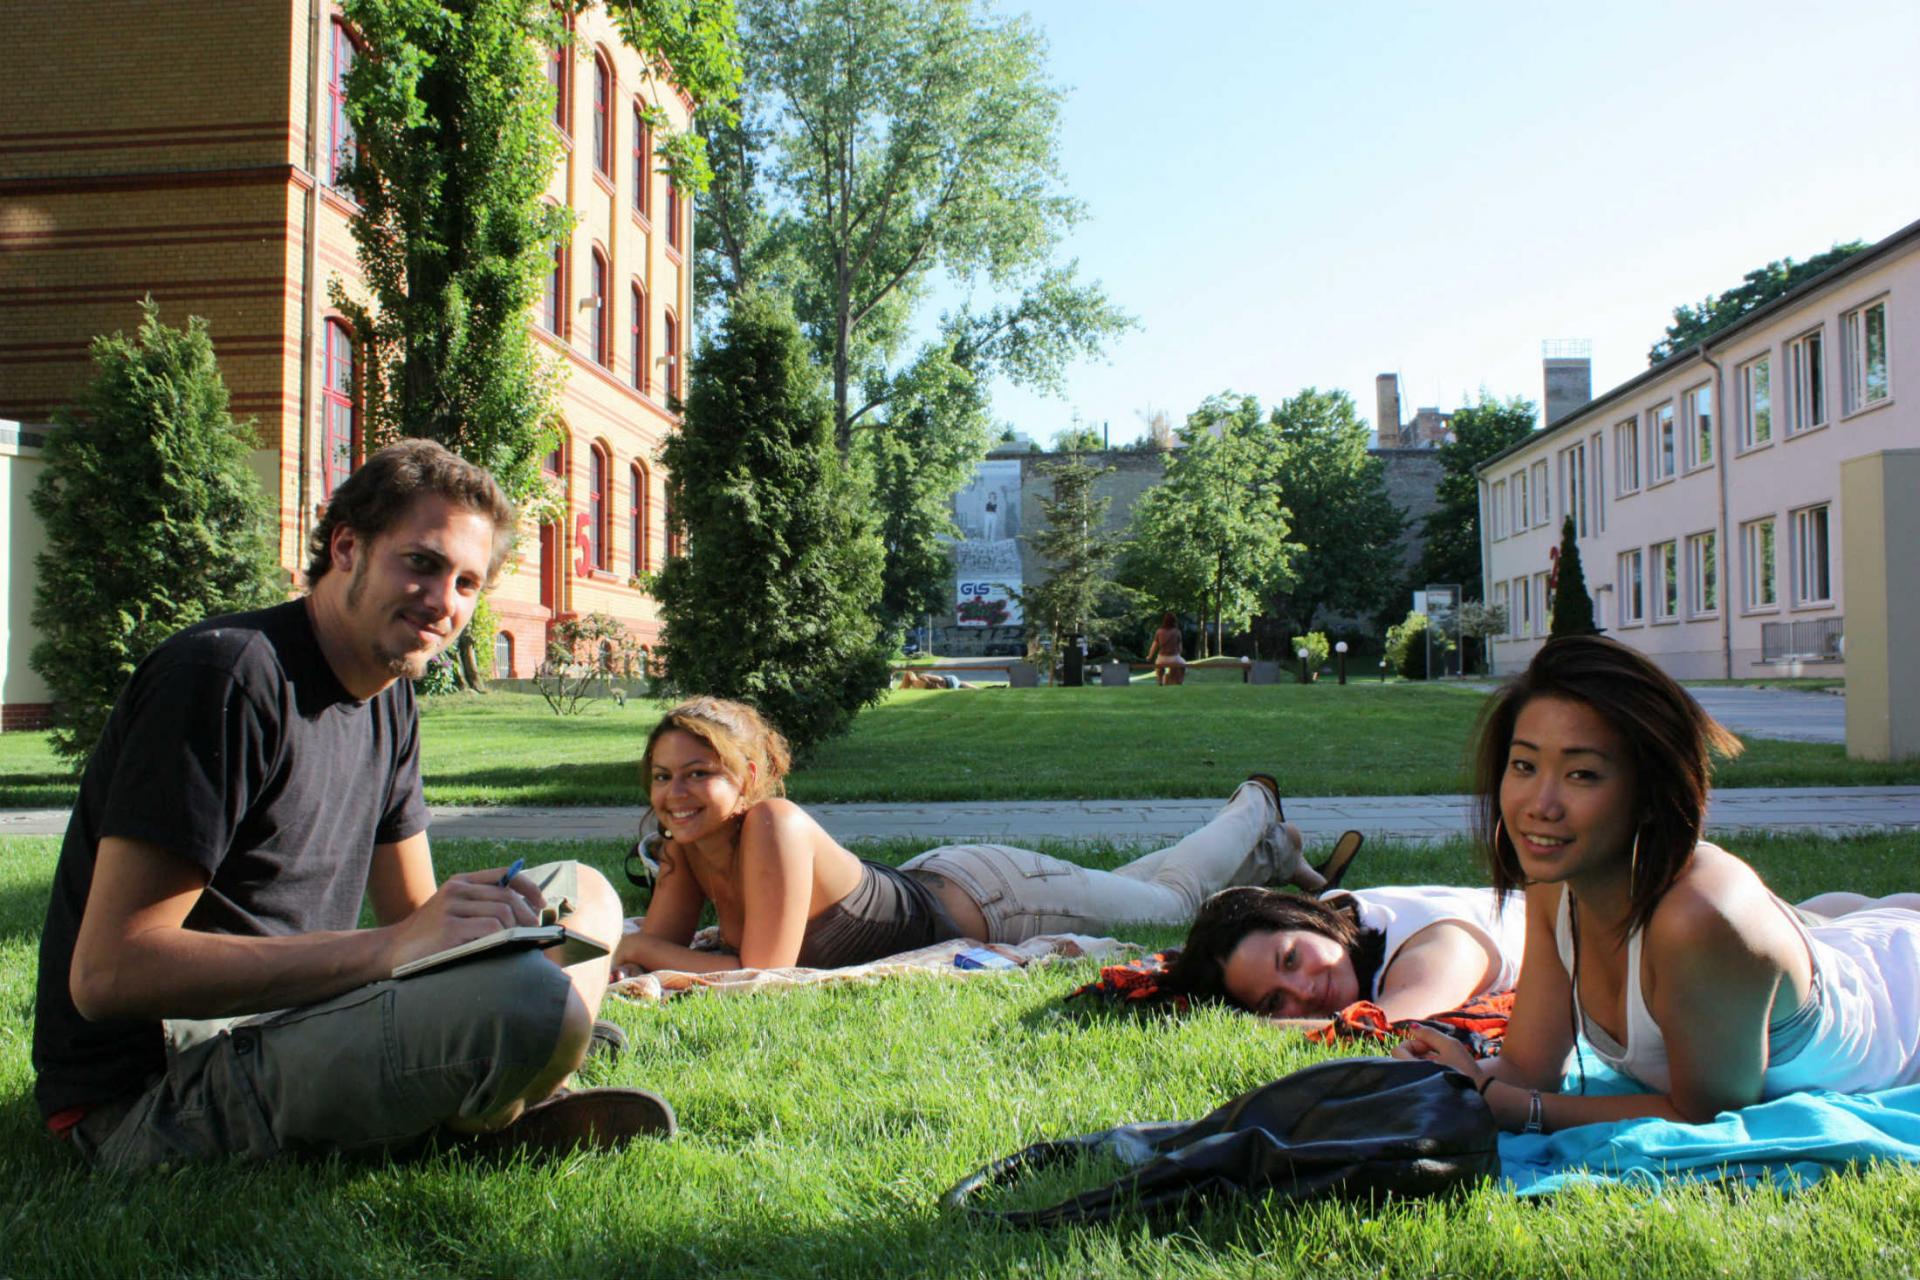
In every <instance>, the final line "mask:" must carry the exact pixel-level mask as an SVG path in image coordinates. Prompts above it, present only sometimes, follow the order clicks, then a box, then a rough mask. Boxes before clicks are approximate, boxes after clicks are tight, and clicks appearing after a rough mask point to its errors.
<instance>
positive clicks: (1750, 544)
mask: <svg viewBox="0 0 1920 1280" xmlns="http://www.w3.org/2000/svg"><path fill="white" fill-rule="evenodd" d="M1740 560H1741V563H1740V576H1741V578H1742V583H1741V588H1740V602H1741V604H1742V605H1743V606H1745V607H1746V608H1748V609H1771V608H1774V607H1775V606H1777V605H1778V604H1779V603H1780V590H1779V581H1780V580H1779V578H1778V577H1777V576H1776V575H1775V568H1776V566H1775V565H1774V557H1773V517H1772V516H1768V517H1767V518H1765V519H1763V520H1753V521H1749V522H1748V523H1746V524H1743V525H1741V526H1740Z"/></svg>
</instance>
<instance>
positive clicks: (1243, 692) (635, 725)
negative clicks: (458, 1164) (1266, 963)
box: [0, 681, 1920, 808]
mask: <svg viewBox="0 0 1920 1280" xmlns="http://www.w3.org/2000/svg"><path fill="white" fill-rule="evenodd" d="M1484 696H1485V695H1483V694H1480V693H1477V692H1474V691H1472V690H1469V689H1465V688H1461V687H1458V686H1437V685H1420V684H1400V683H1389V684H1384V685H1383V684H1380V683H1378V682H1365V681H1356V682H1355V683H1353V684H1349V685H1347V686H1346V687H1344V688H1342V687H1340V686H1339V685H1335V684H1329V683H1326V682H1322V683H1320V684H1316V685H1298V684H1282V685H1260V686H1248V685H1240V684H1202V685H1191V686H1185V687H1182V688H1177V689H1161V688H1156V687H1154V686H1152V685H1151V684H1144V683H1143V684H1135V685H1132V686H1129V687H1127V688H1124V689H1107V688H1081V689H1018V690H1015V689H1004V688H1002V689H980V690H972V691H960V692H949V691H932V692H930V691H920V690H912V691H904V690H894V691H892V692H890V693H888V694H887V695H886V697H885V700H884V701H883V702H881V704H880V705H879V706H876V707H873V708H871V709H869V710H867V711H865V712H863V713H862V714H861V715H860V717H859V719H858V720H856V721H855V723H854V728H853V732H852V733H850V734H848V735H847V736H846V737H844V738H841V739H838V740H837V741H834V742H831V743H828V744H827V745H826V746H825V747H823V748H822V749H821V750H820V752H819V754H818V755H817V756H816V758H815V759H813V760H812V761H811V762H809V763H808V765H807V766H806V767H805V768H804V769H802V770H801V771H800V773H799V774H798V775H797V776H796V777H795V778H794V779H793V780H792V782H791V787H790V789H791V791H792V794H793V796H794V797H795V798H796V799H799V800H802V801H815V802H819V801H830V800H871V801H899V802H911V801H921V800H996V799H1009V800H1011V799H1023V800H1057V799H1136V798H1147V797H1155V796H1211V795H1218V794H1220V793H1222V792H1223V791H1225V790H1226V789H1227V788H1228V786H1229V785H1230V784H1231V783H1234V782H1237V781H1239V780H1240V779H1241V778H1244V777H1246V775H1247V774H1249V773H1252V772H1256V771H1259V772H1274V773H1278V774H1279V775H1280V776H1281V779H1282V785H1283V786H1284V787H1285V788H1286V790H1287V793H1288V794H1289V795H1301V796H1330V795H1429V794H1435V793H1450V792H1458V791H1463V790H1465V789H1466V777H1465V773H1464V756H1465V752H1466V748H1467V740H1468V737H1469V736H1470V734H1471V731H1472V727H1473V722H1474V717H1475V715H1476V713H1477V712H1478V710H1479V708H1480V705H1481V703H1482V701H1483V700H1484ZM425 707H426V709H425V711H424V713H423V725H422V733H423V735H424V740H425V744H426V775H427V799H428V800H429V801H431V802H433V803H435V804H527V805H567V804H632V803H634V801H635V800H636V798H637V797H638V795H639V785H638V777H639V764H638V762H639V758H640V748H641V746H642V745H643V744H644V742H645V739H646V734H647V730H648V729H649V728H651V727H652V724H653V720H654V717H655V716H656V715H657V714H658V713H659V706H658V704H655V703H650V702H646V701H644V700H638V699H636V700H631V701H629V702H628V703H627V704H626V705H625V706H616V705H614V704H613V703H612V702H610V701H603V702H595V703H592V704H590V705H589V706H588V707H587V709H586V710H585V712H584V713H583V714H581V715H578V716H571V717H559V716H555V715H554V714H553V713H552V712H551V711H549V710H548V709H547V707H546V704H545V703H543V702H542V701H541V700H540V699H539V698H538V697H535V696H532V695H527V694H513V693H495V694H491V695H489V696H487V697H485V698H474V697H463V696H456V697H449V698H436V699H429V700H428V701H427V702H426V704H425ZM1716 780H1717V782H1718V783H1719V784H1720V785H1722V786H1732V787H1755V786H1865V785H1884V784H1889V783H1920V760H1916V761H1908V762H1905V763H1902V764H1892V765H1877V764H1861V763H1855V762H1851V761H1849V760H1847V758H1846V752H1845V750H1844V749H1843V748H1842V747H1840V746H1838V745H1823V744H1818V743H1805V742H1774V741H1765V740H1752V741H1750V742H1749V744H1748V751H1747V754H1746V755H1744V756H1743V757H1742V758H1741V759H1739V760H1737V761H1735V762H1733V763H1732V764H1730V765H1727V766H1725V767H1723V768H1722V769H1721V770H1720V771H1719V774H1718V777H1717V779H1716ZM72 798H73V783H72V781H71V780H70V778H69V777H68V775H66V774H65V773H64V772H62V770H61V769H60V766H59V765H58V763H57V762H56V761H55V759H54V757H53V755H52V753H51V752H50V750H49V749H48V747H47V738H46V735H44V734H26V733H15V734H6V735H4V736H0V808H7V807H31V806H58V805H64V804H68V803H71V801H72Z"/></svg>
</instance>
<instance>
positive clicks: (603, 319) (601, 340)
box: [592, 249, 613, 366]
mask: <svg viewBox="0 0 1920 1280" xmlns="http://www.w3.org/2000/svg"><path fill="white" fill-rule="evenodd" d="M607 274H608V272H607V255H606V254H604V253H601V252H600V251H599V250H598V249H595V250H594V251H593V280H592V288H593V333H592V336H593V358H594V360H595V362H597V363H598V364H601V365H604V366H611V365H612V364H613V342H612V338H613V326H612V325H611V324H609V323H608V321H610V320H611V319H612V317H611V316H610V315H608V314H607V312H608V307H607Z"/></svg>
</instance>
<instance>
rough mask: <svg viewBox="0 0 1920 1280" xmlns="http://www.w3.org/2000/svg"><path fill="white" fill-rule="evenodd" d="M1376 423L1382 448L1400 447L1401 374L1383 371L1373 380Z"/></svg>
mask: <svg viewBox="0 0 1920 1280" xmlns="http://www.w3.org/2000/svg"><path fill="white" fill-rule="evenodd" d="M1373 401H1374V405H1375V406H1376V409H1375V415H1374V423H1375V427H1376V429H1377V430H1378V431H1379V433H1380V447H1381V448H1382V449H1398V448H1399V447H1400V375H1399V374H1397V373H1383V374H1381V375H1380V376H1379V377H1377V378H1375V379H1374V380H1373Z"/></svg>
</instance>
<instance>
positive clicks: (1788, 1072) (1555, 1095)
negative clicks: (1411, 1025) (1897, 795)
mask: <svg viewBox="0 0 1920 1280" xmlns="http://www.w3.org/2000/svg"><path fill="white" fill-rule="evenodd" d="M1739 749H1740V744H1739V741H1738V740H1737V739H1736V738H1734V737H1733V735H1732V734H1730V733H1728V732H1727V731H1726V730H1725V729H1724V728H1722V727H1721V726H1720V725H1719V724H1717V723H1715V722H1714V720H1713V719H1712V718H1710V717H1709V716H1708V715H1707V714H1706V713H1705V712H1704V711H1702V710H1701V709H1700V706H1699V704H1698V703H1696V702H1695V701H1694V700H1693V698H1692V697H1691V696H1689V695H1688V694H1687V692H1686V691H1685V690H1684V689H1682V688H1681V687H1680V686H1679V685H1678V684H1676V683H1675V682H1674V681H1673V679H1672V678H1671V677H1669V676H1668V675H1666V673H1665V672H1663V671H1661V670H1660V669H1659V668H1658V667H1656V666H1654V665H1653V664H1652V663H1651V662H1649V661H1648V660H1647V659H1646V658H1644V657H1642V656H1641V655H1640V654H1638V653H1637V652H1635V651H1634V650H1632V649H1629V648H1627V647H1626V646H1624V645H1621V644H1618V643H1615V642H1614V641H1611V640H1607V639H1603V638H1600V637H1592V636H1582V637H1569V638H1563V639H1558V640H1551V641H1549V642H1548V643H1547V644H1546V645H1545V646H1543V647H1542V648H1541V650H1540V652H1539V653H1538V654H1537V655H1536V656H1535V657H1534V660H1533V662H1532V664H1531V665H1530V666H1529V667H1528V668H1527V670H1526V672H1525V673H1524V674H1522V675H1521V676H1519V677H1518V678H1517V679H1516V680H1514V681H1513V682H1512V683H1511V684H1509V685H1508V686H1507V687H1506V688H1505V689H1504V690H1503V691H1502V692H1501V693H1500V694H1499V695H1498V696H1497V697H1496V698H1495V699H1494V701H1493V702H1492V703H1490V704H1489V708H1488V711H1487V713H1486V715H1485V717H1484V719H1483V721H1482V725H1481V731H1480V738H1479V746H1478V749H1477V756H1476V759H1477V764H1476V770H1475V774H1476V778H1475V781H1476V792H1477V802H1478V813H1477V824H1478V827H1479V831H1480V835H1481V838H1482V840H1483V841H1484V844H1485V847H1486V848H1488V849H1489V850H1490V852H1491V861H1492V864H1493V883H1494V887H1495V889H1496V890H1498V891H1499V892H1501V893H1503V894H1506V893H1514V892H1516V891H1518V892H1519V893H1521V894H1522V895H1523V897H1524V906H1525V914H1526V945H1525V957H1524V962H1523V965H1522V969H1521V975H1520V980H1519V987H1518V990H1517V994H1516V997H1515V1002H1514V1011H1513V1017H1512V1020H1511V1021H1510V1023H1509V1024H1508V1028H1507V1036H1506V1041H1505V1043H1504V1045H1503V1047H1502V1050H1501V1055H1500V1057H1499V1059H1498V1061H1497V1062H1494V1063H1492V1064H1490V1065H1486V1066H1483V1065H1482V1064H1480V1063H1478V1062H1475V1061H1474V1060H1473V1059H1472V1058H1471V1057H1470V1056H1469V1055H1468V1054H1467V1053H1466V1051H1465V1050H1464V1049H1462V1048H1461V1047H1460V1046H1459V1045H1457V1044H1455V1043H1454V1042H1452V1041H1450V1040H1446V1039H1444V1038H1443V1037H1440V1036H1438V1035H1428V1034H1424V1033H1421V1032H1417V1031H1416V1033H1415V1035H1414V1037H1413V1038H1411V1039H1409V1040H1408V1041H1407V1042H1406V1043H1405V1044H1404V1045H1402V1047H1401V1050H1400V1052H1402V1053H1404V1054H1409V1055H1414V1056H1430V1057H1433V1058H1435V1059H1438V1060H1440V1061H1442V1062H1445V1063H1446V1064H1447V1065H1448V1066H1451V1067H1454V1068H1456V1069H1458V1070H1460V1071H1462V1072H1465V1073H1466V1074H1467V1075H1468V1076H1470V1077H1471V1078H1472V1079H1473V1080H1474V1081H1475V1082H1476V1083H1477V1084H1478V1085H1479V1087H1480V1088H1481V1091H1482V1093H1483V1094H1484V1096H1485V1097H1486V1099H1487V1102H1488V1104H1489V1105H1490V1106H1491V1107H1492V1109H1493V1113H1494V1115H1495V1117H1496V1118H1497V1119H1498V1120H1499V1121H1500V1123H1501V1124H1502V1125H1503V1126H1504V1127H1506V1128H1509V1129H1523V1128H1524V1129H1527V1130H1529V1131H1535V1130H1542V1129H1544V1130H1549V1131H1551V1130H1555V1129H1561V1128H1566V1127H1569V1126H1572V1125H1579V1124H1587V1123H1592V1122H1596V1121H1605V1120H1621V1119H1630V1118H1634V1117H1639V1116H1660V1117H1664V1118H1667V1119H1673V1120H1681V1121H1687V1122H1702V1121H1706V1120H1709V1119H1711V1118H1712V1117H1713V1116H1714V1115H1716V1114H1717V1113H1719V1112H1721V1111H1723V1110H1727V1109H1730V1108H1737V1107H1743V1106H1747V1105H1749V1104H1752V1103H1755V1102H1759V1101H1762V1100H1764V1099H1768V1098H1774V1097H1778V1096H1780V1095H1781V1094H1785V1093H1792V1092H1795V1091H1798V1090H1804V1089H1832V1090H1836V1091H1839V1092H1843V1093H1864V1092H1870V1091H1874V1090H1879V1089H1886V1088H1891V1087H1894V1086H1897V1085H1902V1084H1910V1083H1913V1082H1914V1081H1915V1080H1920V895H1917V894H1911V893H1908V894H1899V895H1895V896H1893V897H1889V898H1882V899H1878V900H1868V899H1866V898H1863V897H1860V896H1859V895H1855V894H1823V895H1821V896H1820V897H1818V898H1814V899H1811V900H1809V901H1808V902H1807V903H1805V904H1803V905H1802V906H1801V907H1800V908H1794V907H1791V906H1788V905H1787V904H1786V903H1784V902H1782V901H1781V900H1780V899H1779V898H1778V897H1776V896H1775V895H1774V894H1773V893H1772V892H1771V891H1770V890H1768V888H1767V886H1766V885H1765V884H1764V883H1763V882H1762V881H1761V879H1760V877H1759V876H1758V875H1757V874H1755V872H1754V870H1753V868H1752V867H1750V866H1748V865H1747V864H1746V863H1745V862H1742V861H1741V860H1740V859H1739V858H1737V857H1735V856H1734V855H1733V854H1731V853H1728V852H1726V851H1725V850H1723V849H1720V848H1718V847H1716V846H1715V845H1712V844H1707V843H1705V842H1703V841H1702V840H1701V838H1700V835H1701V829H1702V825H1703V821H1704V818H1705V814H1706V802H1707V793H1708V783H1709V778H1710V773H1711V766H1710V761H1709V752H1710V751H1715V752H1719V753H1720V754H1722V755H1732V754H1734V753H1736V752H1737V751H1738V750H1739ZM1576 1034H1579V1035H1583V1036H1584V1037H1585V1038H1586V1040H1587V1041H1588V1042H1589V1043H1590V1044H1591V1045H1592V1046H1593V1048H1594V1050H1595V1051H1596V1052H1597V1053H1598V1054H1599V1055H1600V1057H1601V1058H1602V1059H1604V1060H1605V1061H1607V1062H1608V1063H1609V1064H1610V1065H1612V1066H1613V1067H1615V1068H1616V1069H1618V1070H1619V1071H1621V1072H1623V1073H1624V1074H1626V1075H1628V1076H1631V1077H1632V1078H1633V1079H1635V1080H1637V1081H1639V1082H1640V1083H1641V1084H1643V1085H1644V1086H1646V1087H1647V1088H1648V1089H1650V1090H1652V1091H1653V1092H1652V1093H1650V1094H1641V1095H1630V1096H1619V1097H1582V1096H1572V1095H1567V1094H1563V1093H1560V1092H1559V1089H1560V1086H1561V1081H1562V1076H1563V1072H1564V1070H1565V1068H1566V1064H1567V1061H1568V1055H1569V1053H1570V1052H1571V1051H1572V1049H1573V1047H1574V1041H1575V1036H1576Z"/></svg>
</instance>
